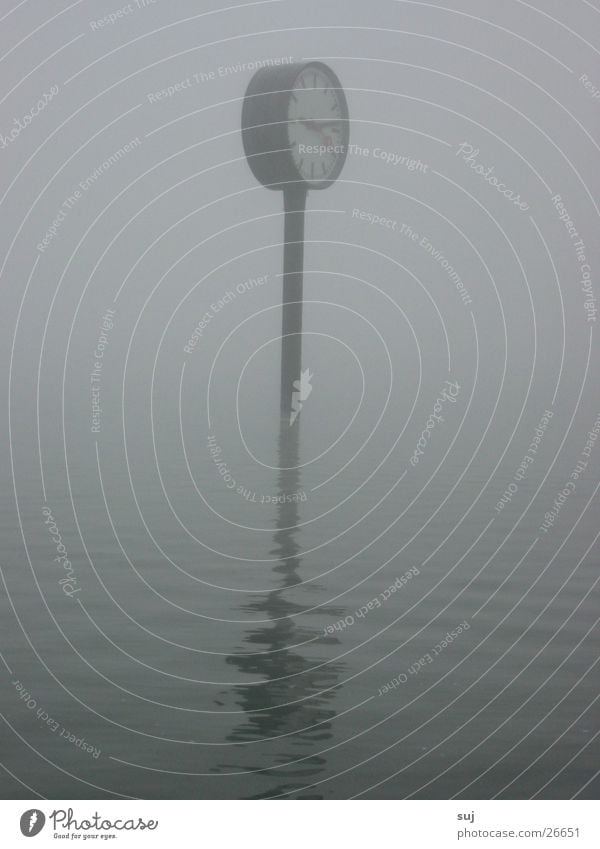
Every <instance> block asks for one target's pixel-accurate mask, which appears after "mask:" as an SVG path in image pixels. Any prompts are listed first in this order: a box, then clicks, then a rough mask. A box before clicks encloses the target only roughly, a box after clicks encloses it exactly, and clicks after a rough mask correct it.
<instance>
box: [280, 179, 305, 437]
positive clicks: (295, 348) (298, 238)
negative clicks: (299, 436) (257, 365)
mask: <svg viewBox="0 0 600 849" xmlns="http://www.w3.org/2000/svg"><path fill="white" fill-rule="evenodd" d="M283 202H284V209H285V226H284V250H283V297H282V306H283V310H282V321H281V336H282V338H281V394H280V406H281V420H282V426H283V420H284V418H285V419H287V421H288V422H289V417H290V409H291V400H292V392H293V382H294V380H298V378H299V377H300V369H301V365H302V273H303V265H304V211H305V208H306V188H305V187H303V186H290V187H288V188H286V189H285V190H284V192H283ZM296 422H297V420H296Z"/></svg>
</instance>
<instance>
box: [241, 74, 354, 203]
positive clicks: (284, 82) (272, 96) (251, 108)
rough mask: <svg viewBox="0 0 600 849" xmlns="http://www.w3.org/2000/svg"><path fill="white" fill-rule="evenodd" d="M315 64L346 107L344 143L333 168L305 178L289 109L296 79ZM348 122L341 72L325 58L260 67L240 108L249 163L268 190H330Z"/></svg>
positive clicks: (347, 134)
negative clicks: (291, 138)
mask: <svg viewBox="0 0 600 849" xmlns="http://www.w3.org/2000/svg"><path fill="white" fill-rule="evenodd" d="M308 68H315V69H316V70H318V71H320V72H321V73H323V74H325V75H326V76H327V77H328V78H329V79H330V80H331V83H332V88H334V89H335V90H336V92H337V95H338V99H339V103H340V106H341V110H342V116H341V118H340V121H341V123H342V127H343V139H342V141H341V144H342V146H343V151H342V152H341V153H340V154H338V157H337V160H336V163H335V165H334V168H333V170H332V172H331V174H329V176H328V177H327V178H326V179H324V180H314V181H311V180H306V179H305V178H304V177H303V176H302V174H301V173H300V171H299V170H298V168H297V166H296V163H295V162H294V157H293V156H292V152H291V145H290V141H289V136H288V123H289V120H288V110H289V102H290V99H291V96H292V89H293V88H294V83H295V82H296V80H297V79H298V77H299V76H300V74H301V73H303V72H304V71H305V70H307V69H308ZM349 138H350V126H349V121H348V104H347V102H346V96H345V94H344V90H343V88H342V85H341V83H340V81H339V79H338V77H337V75H336V74H335V73H334V72H333V71H332V70H331V68H330V67H329V66H328V65H326V64H325V63H324V62H295V63H293V64H291V65H285V66H284V65H282V66H275V67H267V68H260V69H259V70H258V71H257V72H256V73H255V74H254V76H253V77H252V79H251V80H250V83H249V84H248V88H247V90H246V96H245V98H244V104H243V107H242V141H243V144H244V151H245V153H246V158H247V159H248V164H249V165H250V168H251V169H252V173H253V174H254V176H255V177H256V179H257V180H258V181H259V182H260V183H262V184H263V186H266V187H267V188H268V189H278V190H282V189H285V188H286V187H290V186H293V185H295V186H299V187H303V188H305V189H326V188H327V187H328V186H330V185H331V184H332V183H334V182H335V181H336V180H337V178H338V177H339V175H340V173H341V170H342V168H343V167H344V162H345V161H346V156H347V153H348V141H349Z"/></svg>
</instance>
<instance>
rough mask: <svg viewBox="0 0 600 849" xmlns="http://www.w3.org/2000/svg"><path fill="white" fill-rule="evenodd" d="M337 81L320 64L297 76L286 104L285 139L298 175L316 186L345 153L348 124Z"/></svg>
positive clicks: (330, 175) (325, 177) (305, 69)
mask: <svg viewBox="0 0 600 849" xmlns="http://www.w3.org/2000/svg"><path fill="white" fill-rule="evenodd" d="M342 97H343V95H342V94H341V91H340V88H339V83H338V82H337V81H334V80H333V79H332V77H330V76H329V74H327V72H326V71H325V70H324V69H323V68H322V67H320V66H312V65H307V66H306V67H304V68H303V70H302V71H301V73H300V74H299V75H298V76H297V77H296V79H295V81H294V84H293V88H292V91H291V93H290V99H289V104H288V139H289V144H290V152H291V154H292V159H293V161H294V165H295V166H296V169H297V171H298V174H299V176H300V177H301V178H302V179H303V180H305V181H306V182H307V183H309V184H312V185H315V186H316V185H318V184H319V183H322V182H323V181H326V180H329V179H331V177H332V174H333V172H334V171H335V169H336V165H337V164H338V162H339V161H340V160H342V161H343V159H344V156H345V146H346V142H347V135H348V123H347V120H344V119H345V118H346V115H345V109H344V105H343V101H342Z"/></svg>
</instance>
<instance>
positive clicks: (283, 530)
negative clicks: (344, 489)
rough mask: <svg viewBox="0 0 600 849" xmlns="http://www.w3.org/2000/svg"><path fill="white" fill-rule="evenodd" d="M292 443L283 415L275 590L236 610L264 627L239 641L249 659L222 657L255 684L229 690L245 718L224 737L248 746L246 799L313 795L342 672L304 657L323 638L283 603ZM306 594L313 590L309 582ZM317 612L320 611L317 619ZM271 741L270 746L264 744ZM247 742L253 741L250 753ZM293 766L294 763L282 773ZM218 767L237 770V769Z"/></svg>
mask: <svg viewBox="0 0 600 849" xmlns="http://www.w3.org/2000/svg"><path fill="white" fill-rule="evenodd" d="M299 438H300V429H299V421H297V422H296V423H295V425H294V426H293V427H290V425H289V416H288V417H286V418H284V417H282V418H281V422H280V428H279V475H278V489H279V494H280V496H281V495H283V496H284V498H283V499H281V500H280V501H279V503H278V505H277V519H276V529H275V531H274V534H273V542H274V547H273V549H272V551H271V552H270V553H271V554H272V555H275V556H276V557H277V558H278V559H279V563H278V564H277V566H275V568H274V569H273V572H274V574H275V575H277V576H279V581H278V583H279V586H278V587H277V589H274V590H272V591H271V592H270V593H268V594H266V595H265V596H263V597H260V598H258V599H256V600H255V601H252V602H250V603H249V604H247V605H245V606H244V610H245V611H252V612H253V613H255V614H260V618H261V619H268V620H269V621H268V622H260V623H257V625H256V626H254V627H251V628H250V629H249V630H248V632H247V634H246V635H245V639H244V642H245V644H246V647H248V645H250V646H251V647H252V649H251V653H248V652H245V653H239V654H236V655H232V656H231V657H228V658H227V662H228V663H230V664H232V665H233V666H235V667H236V668H237V669H238V670H239V672H242V673H246V674H248V675H252V676H253V677H254V678H256V677H257V676H260V678H261V679H263V680H260V681H256V682H253V683H252V684H246V685H241V684H240V685H237V686H236V687H235V691H236V693H237V694H238V696H239V704H240V705H241V706H242V707H243V709H244V711H245V716H244V719H243V720H242V721H241V722H240V724H239V726H238V727H237V728H236V729H234V731H233V732H231V734H230V735H229V736H228V738H227V739H228V740H229V742H231V743H234V744H235V743H238V744H248V743H250V745H242V746H241V747H240V748H239V750H238V754H239V756H240V757H241V759H242V760H245V759H246V758H248V759H249V761H250V763H246V764H244V766H245V768H246V769H247V770H249V771H252V772H255V773H256V775H255V777H254V778H253V779H249V778H248V777H246V778H245V791H244V792H245V793H248V795H251V796H253V797H260V796H265V797H268V796H276V795H278V794H284V793H294V794H301V796H302V797H303V798H309V797H315V796H316V794H315V793H314V791H311V790H310V787H311V783H312V782H314V781H315V780H317V778H318V776H319V775H321V774H322V773H323V771H324V770H325V767H326V760H325V758H324V757H322V756H320V755H318V754H311V753H312V752H318V751H319V750H321V749H322V748H323V747H324V746H326V743H327V740H329V739H330V738H331V737H332V730H331V722H332V720H333V719H334V717H335V710H334V709H333V708H332V707H331V706H330V702H331V700H332V699H333V697H334V694H335V690H334V689H332V688H334V687H335V685H336V683H337V681H338V679H339V675H340V673H341V669H342V666H341V664H340V663H324V662H323V658H322V657H321V658H319V657H318V652H313V657H312V658H311V657H310V656H309V654H310V646H311V643H313V641H315V638H323V632H322V630H321V629H320V628H319V629H318V631H315V629H314V628H311V627H306V625H298V624H296V622H297V619H296V618H295V616H297V614H299V613H302V611H303V609H304V607H303V606H302V605H299V604H297V603H295V602H293V601H291V600H289V599H288V598H285V596H284V591H285V590H286V589H289V591H290V592H292V589H291V588H292V587H295V586H296V585H297V584H299V583H300V582H301V577H300V575H299V572H298V570H299V568H300V565H301V557H300V551H301V549H300V546H299V544H298V541H297V539H296V536H297V533H298V522H299V505H298V502H296V501H294V500H293V499H290V500H289V501H288V500H287V499H286V498H285V496H286V495H291V494H294V493H297V492H298V491H299V487H300V485H301V480H300V478H301V475H300V469H299V468H298V466H299V454H300V452H299ZM311 588H315V585H314V583H313V584H311ZM310 606H312V605H310ZM323 612H324V609H323V608H321V609H320V610H319V611H318V612H317V615H319V616H321V615H322V614H323ZM343 612H344V611H343V610H342V608H337V607H335V608H334V607H332V606H329V607H328V608H327V609H326V613H327V617H328V618H329V619H334V618H337V617H339V616H340V615H342V614H343ZM324 640H325V641H326V642H327V644H328V645H329V644H333V643H337V642H338V641H337V639H335V638H333V637H327V638H324ZM312 667H317V668H312ZM323 691H326V692H323ZM313 694H314V695H313ZM271 738H273V742H269V741H270V739H271ZM253 740H255V741H257V742H256V744H255V745H254V746H253V745H251V743H252V741H253ZM258 741H265V742H258ZM293 761H298V762H297V763H291V764H290V766H289V767H286V766H284V764H286V763H288V762H293ZM277 766H278V767H279V768H275V767H277ZM223 767H226V768H228V769H229V768H231V767H235V768H236V769H239V767H240V764H239V763H237V764H224V765H223ZM250 781H251V783H250ZM274 781H275V783H273V782H274Z"/></svg>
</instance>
